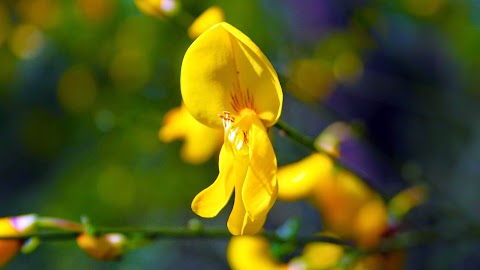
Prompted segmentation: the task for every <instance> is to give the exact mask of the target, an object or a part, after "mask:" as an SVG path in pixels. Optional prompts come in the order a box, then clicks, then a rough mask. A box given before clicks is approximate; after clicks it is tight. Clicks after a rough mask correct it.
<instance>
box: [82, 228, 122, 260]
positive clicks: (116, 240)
mask: <svg viewBox="0 0 480 270" xmlns="http://www.w3.org/2000/svg"><path fill="white" fill-rule="evenodd" d="M126 242H127V239H126V237H125V236H124V235H123V234H120V233H108V234H105V235H101V236H98V237H95V236H92V235H89V234H86V233H82V234H80V235H79V236H78V237H77V245H78V246H79V247H80V248H81V249H82V250H83V251H85V253H87V254H88V255H90V256H91V257H92V258H95V259H97V260H102V261H111V260H117V259H119V258H120V257H121V256H122V255H123V253H124V252H125V246H126Z"/></svg>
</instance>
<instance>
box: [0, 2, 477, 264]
mask: <svg viewBox="0 0 480 270" xmlns="http://www.w3.org/2000/svg"><path fill="white" fill-rule="evenodd" d="M181 4H182V7H183V10H184V11H185V12H187V13H189V14H191V15H192V16H194V17H195V16H198V15H199V14H200V13H201V12H203V11H204V10H205V9H206V8H208V7H209V6H211V5H214V4H215V5H219V6H220V7H222V8H223V9H224V11H225V14H226V18H227V21H228V22H230V23H231V24H232V25H234V26H236V27H237V28H239V29H240V30H242V31H243V32H244V33H246V34H247V35H248V36H249V37H250V38H251V39H252V40H253V41H254V42H255V43H256V44H257V45H258V46H259V47H260V48H261V49H262V50H263V51H264V53H265V54H266V55H267V56H268V58H269V59H270V60H271V61H272V63H273V65H274V66H275V68H276V70H277V72H278V73H279V75H280V78H281V81H282V86H283V88H284V92H285V96H286V97H285V105H284V110H283V114H282V119H283V120H284V121H285V122H287V123H291V124H292V125H293V126H294V127H296V128H297V129H299V130H301V131H303V132H304V133H305V134H306V135H309V136H311V137H315V136H317V135H318V134H319V133H320V132H321V131H322V129H323V128H325V127H326V126H327V125H328V124H330V123H332V122H333V121H336V120H344V121H348V122H351V123H353V124H354V126H355V128H356V131H357V133H358V134H359V137H358V138H356V139H351V140H349V141H347V142H345V143H343V144H342V145H341V149H342V152H343V153H345V155H343V156H342V158H343V159H344V161H345V162H346V163H347V164H350V165H351V166H352V167H354V168H356V169H357V170H358V171H360V172H362V174H364V175H366V176H368V179H369V181H370V182H371V183H370V184H371V185H373V186H374V187H376V188H378V189H380V190H382V191H383V192H384V193H386V194H388V195H389V196H392V195H393V194H395V193H396V192H398V191H399V190H401V189H402V188H404V187H407V186H409V185H411V184H412V183H418V182H424V181H426V182H427V184H429V186H431V198H430V200H429V202H428V204H427V205H426V206H424V207H422V208H420V209H418V210H417V211H415V212H414V213H412V220H413V221H414V222H418V223H428V222H432V221H431V220H432V219H433V218H432V216H433V217H437V216H438V215H435V213H437V212H441V213H442V215H443V216H442V218H443V219H445V220H448V221H449V223H448V226H447V225H445V226H443V227H442V224H443V223H442V219H441V220H439V221H438V220H435V222H436V223H435V224H440V225H438V226H440V228H441V229H442V230H444V232H445V233H449V232H450V231H455V230H459V229H462V228H463V227H462V226H465V225H464V222H463V221H465V220H468V221H469V224H478V222H480V220H479V215H478V211H479V209H478V205H480V202H479V198H480V196H479V195H480V194H479V193H480V188H479V184H478V176H479V173H480V169H479V168H480V167H478V160H479V158H480V139H479V138H480V122H479V118H478V115H479V113H480V112H479V108H480V107H479V106H478V105H479V94H480V92H479V88H478V83H479V76H478V74H477V73H478V70H479V67H480V54H478V48H479V47H480V21H479V16H478V14H480V13H479V12H480V3H479V2H478V1H474V0H464V1H448V0H425V1H415V0H396V1H381V0H377V1H373V0H372V1H333V0H322V1H315V0H300V1H299V0H284V1H274V0H263V1H255V0H232V1H193V0H184V1H182V2H181ZM190 43H191V39H190V38H189V37H188V35H187V33H186V28H185V27H184V26H182V22H181V21H176V22H172V21H169V20H163V21H162V20H158V19H156V18H151V17H147V16H145V15H143V14H141V13H140V12H139V11H138V10H137V9H136V7H135V5H134V4H133V1H127V0H122V1H115V0H69V1H59V0H19V1H13V0H6V1H2V2H1V3H0V149H1V150H0V161H1V162H0V179H1V189H0V215H1V216H8V215H18V214H22V213H39V214H42V215H48V216H58V217H64V218H67V219H72V220H78V219H79V218H80V216H82V215H87V216H88V217H89V218H90V219H91V220H92V222H93V223H94V224H102V225H112V226H135V225H138V226H145V225H148V226H164V225H170V226H184V225H185V224H186V223H187V221H188V220H189V219H191V218H193V217H194V214H193V213H192V212H191V210H190V203H191V200H192V198H193V197H194V196H195V194H197V193H198V192H199V191H200V190H202V189H203V188H204V187H206V186H207V185H209V184H210V183H211V181H213V179H214V178H215V177H216V174H217V164H216V162H217V161H216V159H212V160H210V161H209V162H208V163H206V164H202V165H196V166H194V165H188V164H186V163H184V162H183V161H182V160H181V159H180V156H179V149H180V146H181V142H175V143H173V144H164V143H161V142H160V141H159V140H158V138H157V133H158V129H159V128H160V126H161V123H162V116H163V115H164V114H165V112H167V111H168V110H169V109H171V108H173V107H176V106H178V105H179V104H180V102H181V96H180V92H179V72H180V66H181V61H182V57H183V54H184V53H185V51H186V49H187V48H188V46H189V45H190ZM307 60H308V61H314V62H315V63H316V64H315V65H314V68H313V71H308V72H311V74H309V73H308V72H306V73H305V72H300V71H299V70H301V67H302V63H304V62H302V61H307ZM303 67H305V66H303ZM307 70H311V69H307ZM305 74H307V75H305ZM302 76H303V77H302ZM306 89H307V90H306ZM308 89H315V91H314V92H313V93H312V92H311V91H310V90H308ZM273 131H274V132H273V133H274V134H273V136H274V138H275V139H274V146H275V149H276V151H277V158H278V160H279V164H280V165H283V164H287V163H288V162H293V161H296V160H298V159H300V158H302V157H303V156H305V155H306V154H308V150H307V149H304V148H302V147H301V146H299V145H297V144H294V143H292V142H289V141H288V140H287V139H285V138H283V137H281V136H278V133H277V130H275V129H274V130H273ZM228 212H229V211H226V210H224V211H222V214H221V216H220V217H219V218H216V219H213V220H205V221H202V222H204V223H205V224H207V226H208V225H219V226H224V224H225V222H226V219H227V214H228ZM444 213H450V214H449V215H444ZM291 215H300V218H301V221H302V226H303V231H304V232H305V233H308V232H316V231H319V230H320V228H321V221H320V218H319V216H318V214H317V213H316V211H315V210H314V209H313V208H312V207H311V206H309V205H307V204H306V203H288V204H287V203H278V204H277V205H276V206H275V207H274V209H273V210H272V212H271V214H270V215H269V220H268V221H267V224H266V227H267V228H271V229H274V228H276V227H278V226H279V225H280V224H282V223H283V222H284V221H285V220H286V218H287V217H289V216H291ZM452 221H453V222H452ZM457 223H458V226H456V227H452V224H457ZM226 243H227V240H225V241H222V240H176V241H174V240H161V241H157V242H155V243H153V244H152V245H149V246H146V247H144V248H142V249H139V250H136V251H133V252H130V253H129V254H128V255H127V256H126V257H125V258H124V259H123V260H122V261H120V262H111V263H104V262H96V261H94V260H92V259H90V258H88V257H87V256H86V255H85V254H84V253H82V252H81V251H80V250H78V249H77V248H74V245H75V244H74V242H57V243H48V244H45V245H42V246H41V247H40V248H39V250H38V251H37V252H35V253H33V254H31V255H28V256H25V255H21V256H19V257H17V258H16V259H15V260H14V261H13V262H12V263H11V264H10V265H9V266H7V269H172V268H175V269H186V268H187V267H195V268H197V269H225V268H227V267H228V266H227V264H226V260H225V254H224V253H225V247H226ZM478 248H479V245H478V243H477V242H475V241H474V240H473V239H456V240H455V241H452V242H451V243H444V242H442V243H432V244H429V245H425V246H421V247H417V248H413V249H411V250H409V253H408V254H409V256H408V260H407V267H408V268H409V269H476V268H477V267H478V265H480V258H479V257H478V255H476V254H478Z"/></svg>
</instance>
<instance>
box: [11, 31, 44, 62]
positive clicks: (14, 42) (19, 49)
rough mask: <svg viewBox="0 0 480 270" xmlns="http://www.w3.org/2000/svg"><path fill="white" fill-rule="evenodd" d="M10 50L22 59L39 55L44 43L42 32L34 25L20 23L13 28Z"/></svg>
mask: <svg viewBox="0 0 480 270" xmlns="http://www.w3.org/2000/svg"><path fill="white" fill-rule="evenodd" d="M9 41H10V44H9V45H10V50H11V51H12V52H13V54H14V55H15V56H17V57H18V58H20V59H30V58H33V57H35V56H37V55H38V54H39V53H40V51H41V49H42V47H43V44H44V37H43V34H42V32H41V31H40V30H39V29H38V28H37V27H36V26H34V25H31V24H20V25H18V26H17V27H15V28H14V29H13V33H12V37H11V38H10V40H9Z"/></svg>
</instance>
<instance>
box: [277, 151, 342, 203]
mask: <svg viewBox="0 0 480 270" xmlns="http://www.w3.org/2000/svg"><path fill="white" fill-rule="evenodd" d="M333 169H334V164H333V162H332V160H331V159H330V158H329V157H328V156H326V155H324V154H320V153H314V154H311V155H310V156H308V157H306V158H304V159H302V160H300V161H297V162H294V163H291V164H288V165H286V166H283V167H280V168H279V169H278V172H277V179H278V198H279V199H280V200H285V201H295V200H300V199H307V198H308V197H309V196H311V195H312V194H313V192H314V188H315V185H316V184H317V182H318V181H325V180H323V179H325V178H331V177H333V175H332V174H333Z"/></svg>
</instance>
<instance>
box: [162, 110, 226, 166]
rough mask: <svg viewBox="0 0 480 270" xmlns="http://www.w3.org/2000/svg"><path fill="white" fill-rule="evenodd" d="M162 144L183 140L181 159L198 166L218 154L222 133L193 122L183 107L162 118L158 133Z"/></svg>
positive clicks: (195, 121) (193, 119)
mask: <svg viewBox="0 0 480 270" xmlns="http://www.w3.org/2000/svg"><path fill="white" fill-rule="evenodd" d="M158 137H159V138H160V140H161V141H162V142H167V143H168V142H172V141H173V140H176V139H184V140H185V143H184V144H183V146H182V149H181V155H182V159H183V160H185V161H186V162H188V163H192V164H199V163H203V162H205V161H207V160H208V159H209V158H210V157H211V156H212V155H214V154H215V153H218V151H219V150H220V147H221V145H222V143H223V132H222V131H221V130H218V129H213V128H210V127H207V126H205V125H204V124H202V123H200V122H198V121H197V120H195V118H193V117H192V115H191V114H190V113H189V112H188V111H187V108H185V105H183V104H182V105H181V106H180V107H177V108H174V109H172V110H170V111H169V112H168V113H167V114H165V116H164V117H163V125H162V128H161V129H160V131H159V132H158Z"/></svg>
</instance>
